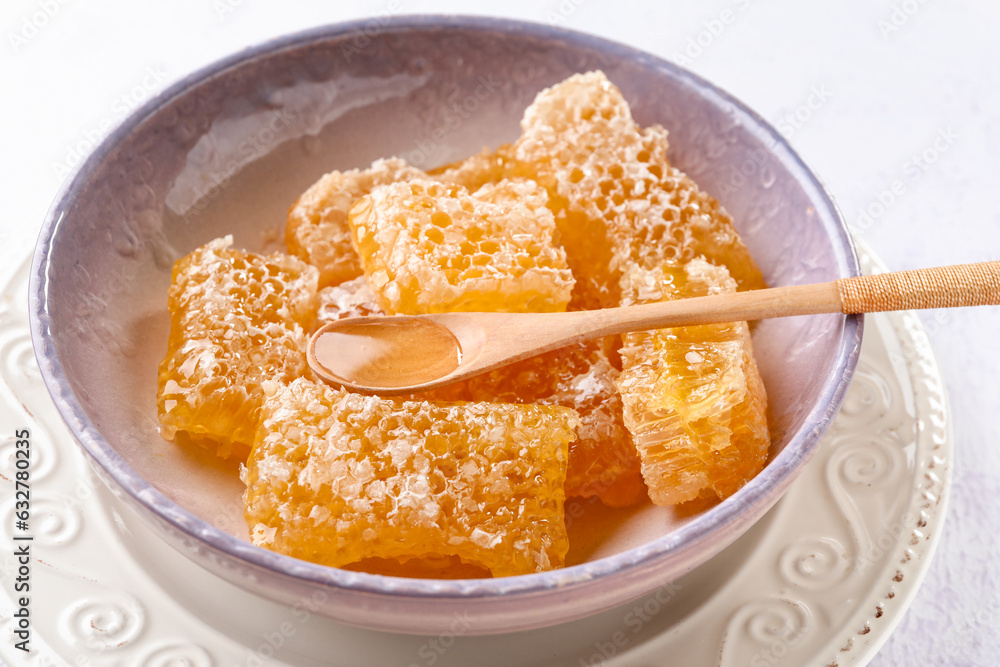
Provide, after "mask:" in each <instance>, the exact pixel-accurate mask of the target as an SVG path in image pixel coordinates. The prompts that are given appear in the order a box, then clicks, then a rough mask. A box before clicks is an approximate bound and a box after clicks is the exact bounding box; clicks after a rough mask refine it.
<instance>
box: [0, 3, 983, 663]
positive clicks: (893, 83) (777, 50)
mask: <svg viewBox="0 0 1000 667" xmlns="http://www.w3.org/2000/svg"><path fill="white" fill-rule="evenodd" d="M425 11H444V12H477V13H484V14H493V15H504V16H511V17H516V18H522V19H528V20H535V21H539V22H543V23H544V22H552V23H555V24H557V25H562V26H565V27H569V28H573V29H578V30H582V31H587V32H592V33H595V34H599V35H602V36H606V37H610V38H612V39H617V40H619V41H623V42H626V43H629V44H631V45H633V46H636V47H638V48H642V49H645V50H647V51H650V52H652V53H656V54H659V55H662V56H665V57H668V58H674V59H677V60H679V61H681V63H682V64H684V65H686V66H687V67H689V68H691V69H692V70H694V71H695V72H697V73H699V74H701V75H703V76H705V77H707V78H708V79H710V80H712V81H713V82H715V83H717V84H719V85H720V86H722V87H723V88H725V89H727V90H728V91H730V92H732V93H733V94H735V95H736V96H737V97H739V98H741V99H742V100H744V101H745V102H747V103H748V104H749V105H750V106H751V107H753V108H754V109H756V110H757V111H758V112H759V113H760V114H761V115H763V116H764V117H765V118H768V119H769V120H771V121H772V122H774V123H775V124H776V125H777V126H778V127H779V129H781V130H782V131H784V132H785V134H786V135H787V136H789V137H790V138H791V141H792V143H793V144H794V145H795V146H796V148H797V149H798V150H799V151H800V152H801V154H802V155H803V157H804V158H805V159H806V160H807V161H808V162H810V163H811V164H812V165H813V167H814V168H815V169H816V170H817V172H818V173H819V175H820V177H821V178H823V179H824V181H825V182H826V183H827V185H828V186H829V187H830V189H831V191H832V192H833V195H834V197H835V198H836V199H837V200H838V201H839V203H840V205H841V207H842V210H843V211H844V213H845V216H846V218H847V220H848V222H849V223H850V224H851V226H852V227H853V228H854V229H855V230H857V231H858V232H860V233H861V236H862V237H863V238H864V239H865V240H866V241H868V242H869V243H870V244H871V246H872V247H873V248H874V250H875V251H876V253H877V254H878V255H879V256H880V257H881V259H882V260H883V261H884V262H885V263H886V264H887V265H888V266H889V267H890V268H893V269H904V268H915V267H919V266H926V265H933V264H944V263H952V262H965V261H974V260H981V259H996V258H997V257H998V256H1000V205H998V204H1000V190H998V189H997V188H996V187H995V185H994V184H995V183H996V182H997V180H998V177H1000V162H998V161H997V160H996V158H995V156H996V155H997V154H998V153H1000V123H998V121H997V120H996V119H997V118H998V117H1000V113H998V112H1000V68H998V67H997V62H998V61H1000V58H998V56H1000V43H998V42H997V41H996V39H995V35H996V33H997V30H998V28H1000V5H996V4H995V3H989V2H987V1H986V0H980V1H979V2H972V1H969V0H967V1H964V2H962V1H954V2H949V3H944V2H928V1H927V0H924V1H922V2H921V1H920V0H893V1H891V2H890V1H887V0H879V1H878V2H867V1H865V0H845V1H843V2H839V3H803V2H795V1H794V0H710V1H708V2H703V3H680V2H653V1H651V0H649V1H646V2H635V3H630V4H626V3H618V2H614V3H612V2H598V0H549V1H542V2H529V1H527V0H507V1H506V2H503V3H496V4H493V3H489V4H487V3H482V4H478V5H475V6H470V3H461V2H443V1H437V2H434V1H430V0H428V1H423V2H420V1H410V0H375V1H372V2H338V3H331V2H318V1H317V2H298V3H294V4H293V3H280V4H279V3H266V4H265V3H263V2H260V1H259V0H185V1H180V2H175V3H161V4H159V5H156V6H155V7H153V8H150V7H149V6H147V5H145V4H142V3H130V2H125V1H124V0H91V1H90V2H86V3H84V2H70V1H67V0H63V2H62V3H60V2H59V1H58V0H7V1H6V2H4V3H3V7H2V9H0V34H2V37H3V40H2V43H0V63H2V65H0V83H2V84H3V87H4V91H5V104H4V106H3V108H2V110H0V137H2V139H0V145H2V146H3V150H2V153H0V183H2V184H3V185H2V194H3V197H2V199H0V258H2V259H3V260H4V261H5V262H6V263H7V264H8V265H10V264H12V263H14V262H16V261H19V260H20V258H21V257H22V256H23V254H24V253H25V252H26V251H27V249H28V248H29V247H30V245H31V244H32V243H33V241H34V237H35V235H36V232H37V229H38V226H39V224H40V222H41V219H42V217H43V216H44V213H45V211H46V209H47V207H48V205H49V203H50V202H51V200H52V198H53V197H54V195H55V193H56V191H57V189H58V187H59V184H60V183H61V181H62V176H61V175H60V171H61V170H60V165H61V164H62V165H65V164H67V163H68V162H71V161H73V160H74V159H75V158H74V155H75V152H76V151H77V150H86V149H87V147H88V145H90V144H91V143H92V142H93V141H94V140H96V139H97V138H99V136H101V135H103V133H105V132H106V130H107V128H108V126H109V125H111V124H113V123H116V122H117V121H119V120H120V119H121V118H123V117H124V115H125V113H126V112H127V110H128V109H129V108H130V107H134V106H136V104H137V103H139V102H141V101H143V100H145V99H146V98H147V97H148V96H149V95H150V94H152V93H153V92H156V91H157V90H159V89H161V88H162V87H163V86H164V85H165V84H167V83H169V82H170V81H172V80H174V79H176V78H178V77H180V76H182V75H184V74H186V73H188V72H190V71H191V70H193V69H195V68H197V67H200V66H202V65H204V64H207V63H208V62H210V61H212V60H214V59H216V58H218V57H221V56H224V55H227V54H229V53H231V52H234V51H236V50H238V49H240V48H241V47H243V46H246V45H249V44H254V43H257V42H260V41H263V40H265V39H267V38H269V37H273V36H276V35H280V34H284V33H287V32H290V31H294V30H298V29H302V28H306V27H309V26H313V25H318V24H323V23H328V22H333V21H339V20H344V19H348V18H357V17H363V16H372V15H377V14H380V13H410V12H425ZM880 198H881V199H882V200H883V202H885V203H884V204H882V202H880ZM880 205H881V209H880V208H879V206H880ZM864 210H867V211H868V216H867V217H865V216H862V215H861V213H862V212H863V211H864ZM921 319H922V320H923V322H924V323H925V326H926V328H927V331H928V334H929V335H930V339H931V344H932V345H933V347H934V349H935V351H936V353H937V355H938V358H939V361H940V364H941V368H942V373H943V375H944V378H945V381H946V385H947V388H948V393H949V397H950V400H951V403H952V408H953V415H954V430H955V440H956V469H955V488H954V493H953V497H952V503H951V508H950V513H949V514H950V516H949V518H948V521H947V523H946V527H945V536H944V540H943V542H942V544H941V547H940V549H939V552H938V555H937V557H936V559H935V561H934V563H933V565H932V567H931V571H930V573H929V574H928V577H927V580H926V582H925V584H924V586H923V587H922V589H921V590H920V592H919V594H918V596H917V599H916V601H915V603H914V606H913V608H912V609H911V611H910V612H909V613H908V614H907V616H906V617H905V618H904V620H903V622H902V624H901V626H900V628H899V629H898V631H897V632H896V633H895V634H894V636H893V637H892V638H891V639H890V640H889V643H888V644H887V645H886V646H885V647H884V648H883V649H882V651H881V652H880V654H879V655H878V656H877V657H876V658H875V659H874V661H873V663H872V664H873V665H896V664H906V665H923V664H957V665H988V664H995V660H996V658H995V656H996V654H997V653H998V652H1000V564H998V563H997V560H996V554H997V553H998V552H1000V514H998V513H996V512H995V511H992V510H991V509H990V503H991V502H993V501H994V499H995V498H996V497H997V493H998V491H1000V449H998V448H997V447H996V445H995V421H994V419H993V415H994V413H995V411H996V406H997V405H998V404H1000V385H998V383H997V381H996V375H997V371H998V370H1000V336H997V331H1000V310H998V309H996V308H991V309H977V310H969V311H939V312H932V313H924V314H921ZM13 426H14V425H13V424H3V425H0V428H2V429H3V432H4V433H7V432H8V431H10V429H11V428H13Z"/></svg>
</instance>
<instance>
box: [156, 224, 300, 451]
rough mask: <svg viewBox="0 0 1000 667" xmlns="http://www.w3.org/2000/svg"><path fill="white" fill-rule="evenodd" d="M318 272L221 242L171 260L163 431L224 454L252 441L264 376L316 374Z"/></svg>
mask: <svg viewBox="0 0 1000 667" xmlns="http://www.w3.org/2000/svg"><path fill="white" fill-rule="evenodd" d="M316 280H317V275H316V269H315V268H313V267H311V266H309V265H307V264H305V263H303V262H301V261H300V260H298V259H296V258H294V257H290V256H287V255H282V254H280V253H274V254H271V255H256V254H253V253H248V252H244V251H242V250H238V249H235V248H233V247H232V237H226V238H222V239H216V240H215V241H212V242H210V243H208V244H206V245H204V246H202V247H200V248H198V249H197V250H195V251H194V252H192V253H191V254H189V255H187V256H186V257H184V258H182V259H180V260H178V262H177V263H176V264H175V265H174V270H173V276H172V282H171V285H170V293H169V298H168V309H169V312H170V320H171V327H170V338H169V341H168V350H167V355H166V357H165V358H164V359H163V361H162V362H161V363H160V367H159V383H158V394H157V404H158V408H159V416H160V423H161V424H162V428H161V432H162V433H163V435H164V436H166V437H168V438H171V437H173V436H174V435H175V434H176V433H177V432H183V433H184V434H186V435H187V436H191V437H193V438H194V439H198V440H201V439H208V440H212V441H214V442H216V443H217V444H218V445H219V453H220V454H221V455H223V456H227V455H228V454H229V452H230V450H231V448H232V446H233V445H235V444H244V445H249V444H250V443H251V442H253V436H254V431H255V430H256V428H257V419H258V412H259V409H260V404H261V401H262V400H263V392H262V390H261V386H260V385H261V382H262V381H263V380H265V379H279V380H286V381H289V380H292V379H294V378H297V377H303V376H308V375H309V369H308V366H307V364H306V356H305V345H306V340H307V338H308V333H309V332H310V331H311V330H312V325H313V319H314V317H315V313H316Z"/></svg>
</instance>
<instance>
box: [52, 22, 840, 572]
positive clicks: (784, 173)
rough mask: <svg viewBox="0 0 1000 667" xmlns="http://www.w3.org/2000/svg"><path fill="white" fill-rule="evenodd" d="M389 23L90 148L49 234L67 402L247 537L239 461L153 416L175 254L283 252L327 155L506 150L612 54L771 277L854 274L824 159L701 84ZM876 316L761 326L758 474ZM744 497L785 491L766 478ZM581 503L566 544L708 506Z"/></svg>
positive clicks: (238, 76)
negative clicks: (172, 433) (545, 94)
mask: <svg viewBox="0 0 1000 667" xmlns="http://www.w3.org/2000/svg"><path fill="white" fill-rule="evenodd" d="M375 25H376V27H375V28H374V29H368V30H367V31H366V30H365V29H364V27H363V26H358V27H355V28H353V29H343V30H331V29H327V30H318V31H314V32H313V33H308V34H305V35H299V36H297V37H295V38H291V39H286V40H283V41H279V42H276V43H272V44H269V45H265V46H264V47H262V48H259V49H256V50H252V51H251V52H249V53H248V54H245V55H243V56H240V57H238V58H233V59H230V60H228V61H224V62H223V63H221V64H219V65H216V66H214V67H212V68H210V69H209V70H206V71H205V72H201V73H198V74H195V75H193V76H192V77H189V78H188V79H187V80H185V81H183V82H181V83H180V84H178V85H177V86H174V87H173V88H172V89H170V90H168V91H166V92H165V93H164V94H163V95H161V96H160V97H159V98H157V99H155V100H153V101H152V102H151V103H150V104H148V105H147V106H146V107H144V108H143V109H141V110H140V111H139V112H138V113H137V114H136V115H135V116H133V117H132V118H130V119H129V120H128V121H126V123H125V124H124V125H123V126H122V127H121V128H119V130H117V131H116V132H114V133H113V134H112V135H111V137H110V138H109V139H108V141H106V142H105V144H103V145H102V146H101V147H100V148H99V149H98V151H97V152H96V153H95V154H94V155H93V156H92V157H91V158H90V159H89V160H88V161H87V162H86V163H85V165H84V166H83V167H82V168H81V169H80V171H79V172H78V173H77V174H76V175H75V177H74V179H73V180H72V181H71V182H70V183H69V184H68V186H67V187H66V189H65V191H64V195H63V197H62V199H61V200H60V201H59V202H58V203H57V205H56V207H55V208H54V209H53V211H52V213H51V215H50V220H49V223H48V224H47V226H46V229H45V230H44V231H43V234H42V239H41V241H40V244H39V250H38V254H37V256H36V271H35V273H36V276H35V278H36V283H35V288H34V289H35V291H34V293H33V298H34V299H35V300H36V311H37V312H36V313H35V315H34V316H35V318H36V323H35V325H34V329H35V332H36V342H37V343H38V350H39V355H40V358H41V360H42V361H43V366H44V368H43V372H45V374H46V379H47V381H48V382H49V385H50V387H51V388H52V390H53V393H54V395H55V396H56V400H57V404H59V406H60V408H61V409H62V411H63V413H64V415H67V419H68V420H69V421H70V422H71V426H72V427H73V428H74V429H75V431H76V433H77V435H78V437H79V438H80V440H81V442H82V443H83V444H84V446H85V447H86V448H87V449H88V450H89V451H90V452H91V453H92V454H93V455H94V456H95V457H96V458H97V459H98V461H99V462H100V463H101V465H102V466H104V468H105V469H107V470H108V472H109V473H110V474H111V476H112V477H114V478H115V479H116V480H118V481H119V482H120V483H121V484H122V485H123V486H125V487H126V488H130V489H132V490H133V491H132V492H133V493H136V494H139V491H135V490H136V489H140V490H141V488H142V483H144V482H148V483H149V484H150V485H151V486H152V487H153V488H154V489H156V490H158V491H159V492H161V493H162V494H164V495H165V496H166V497H167V498H169V499H170V501H172V502H173V503H175V504H176V506H177V507H178V508H180V509H181V510H185V511H187V512H189V513H190V514H191V515H193V516H194V517H196V518H197V519H200V520H202V521H204V522H205V523H206V524H208V526H207V527H206V530H209V532H211V528H214V529H218V530H219V531H222V532H223V533H227V534H229V535H232V536H234V537H235V538H237V539H239V540H242V541H247V529H246V525H245V523H244V521H243V516H242V503H241V494H242V492H243V485H242V483H241V482H240V481H239V479H238V476H237V474H236V471H235V469H234V468H233V467H231V466H227V465H224V464H221V463H219V462H218V461H216V460H215V459H214V457H212V456H208V455H206V454H204V453H202V452H200V451H198V450H196V449H187V448H183V447H179V446H177V445H176V444H173V443H170V442H167V441H164V440H163V439H162V438H161V437H160V435H159V433H158V430H157V429H158V421H157V416H156V400H155V399H156V373H157V364H158V363H159V361H160V359H161V358H162V356H163V354H164V352H165V350H166V341H167V334H168V331H169V324H170V322H169V317H168V314H167V311H166V294H167V288H168V286H169V284H170V270H171V266H172V264H173V262H174V260H176V259H177V258H179V257H180V256H182V255H184V254H186V253H188V252H190V251H191V250H193V249H194V248H195V247H197V246H198V245H200V244H203V243H205V242H207V241H210V240H211V239H214V238H216V237H219V236H222V235H225V234H232V235H233V236H234V238H235V243H236V245H237V246H240V247H244V248H246V249H249V250H254V251H260V250H279V249H282V248H283V225H284V219H285V214H286V212H287V209H288V207H289V206H290V205H291V203H292V202H293V201H294V200H295V199H296V198H297V197H298V195H299V194H301V193H302V192H303V191H304V190H305V189H306V188H307V187H308V186H309V185H311V184H312V183H313V182H314V181H315V180H316V179H317V178H318V177H319V176H321V175H322V174H324V173H326V172H328V171H330V170H332V169H347V168H352V167H359V166H366V165H368V164H369V163H370V162H371V161H372V160H374V159H376V158H379V157H387V156H390V155H398V156H400V157H403V158H405V159H407V160H408V161H410V162H411V163H413V164H414V165H416V166H419V167H423V168H431V167H434V166H437V165H439V164H443V163H446V162H449V161H453V160H456V159H460V158H462V157H464V156H467V155H469V154H471V153H473V152H475V151H478V150H480V149H481V148H482V147H483V146H490V147H495V146H496V145H498V144H499V143H501V142H504V141H510V140H513V139H514V138H516V137H517V135H518V133H519V120H520V117H521V114H522V112H523V110H524V109H525V107H526V106H527V105H528V104H529V103H530V102H531V101H532V99H533V98H534V96H535V94H536V93H537V92H538V91H540V90H541V89H542V88H544V87H546V86H548V85H551V84H553V83H555V82H557V81H560V80H562V79H564V78H565V77H567V76H569V75H571V74H573V73H576V72H581V71H587V70H591V69H602V70H603V71H604V72H605V73H606V74H607V75H608V77H609V78H610V79H611V80H612V81H613V82H614V83H616V84H617V85H618V86H619V87H620V88H621V89H622V92H623V93H624V95H625V97H626V98H627V99H628V100H629V101H630V103H631V105H632V109H633V113H634V116H635V118H636V120H637V121H638V122H640V123H641V124H643V125H646V124H651V123H660V124H662V125H664V126H665V127H666V128H667V129H668V130H669V131H670V153H669V154H670V157H671V159H672V161H673V162H674V164H675V165H677V166H678V167H680V168H681V169H683V170H685V171H687V172H688V173H689V174H690V175H691V176H692V177H693V178H694V179H695V180H696V181H697V182H698V183H699V184H700V185H701V186H702V187H703V188H704V189H706V190H707V191H708V192H710V193H711V194H713V195H714V196H716V197H717V198H718V199H719V200H720V201H721V202H722V204H723V205H724V206H725V207H726V208H727V209H728V210H729V211H730V213H732V215H733V217H734V218H735V220H736V224H737V226H738V228H739V230H740V232H741V233H742V235H743V237H744V239H745V240H746V242H747V244H748V245H749V247H750V249H751V250H752V252H753V253H754V255H755V257H756V258H757V260H758V262H759V264H760V265H761V267H762V268H763V270H764V272H765V275H766V278H767V280H768V282H769V283H770V284H771V285H788V284H798V283H809V282H820V281H828V280H834V279H836V278H839V277H842V276H845V275H851V274H854V273H856V272H857V267H856V261H855V258H854V255H853V251H852V249H851V246H850V242H849V239H848V237H847V235H846V233H845V231H844V227H843V225H842V223H841V222H840V220H839V218H838V215H837V212H836V210H835V208H834V207H833V205H832V203H831V202H830V200H829V199H828V197H827V196H826V195H825V193H824V192H823V190H822V188H821V186H819V184H818V183H817V182H816V181H815V179H814V177H812V175H811V174H810V173H809V171H808V169H807V168H806V167H805V166H804V165H803V164H802V163H801V161H800V160H799V159H798V158H797V157H796V156H795V155H794V153H792V152H791V151H790V149H789V148H788V147H787V145H786V144H785V143H784V142H783V141H782V140H780V138H779V137H778V136H777V135H776V134H775V133H774V132H773V131H772V130H770V129H769V127H768V126H767V125H766V123H764V122H763V121H761V119H759V118H757V117H756V116H755V115H754V114H753V113H752V112H749V111H748V110H746V109H745V108H744V107H742V106H741V105H739V104H738V103H736V102H735V101H734V100H732V99H731V98H730V97H728V96H727V95H725V94H724V93H722V92H720V91H718V90H717V89H715V88H714V87H712V86H711V85H709V84H707V83H705V82H704V81H701V80H700V79H697V78H696V77H693V76H691V75H689V74H687V73H686V72H684V71H682V70H680V69H678V68H676V67H674V66H671V65H669V64H667V63H664V62H662V61H659V60H656V59H654V58H651V57H645V56H642V55H641V54H637V52H634V51H632V50H630V49H627V48H625V47H617V46H615V45H610V44H609V43H607V42H603V41H600V40H596V39H591V38H585V37H581V36H578V35H572V34H570V33H562V32H558V31H552V30H549V29H545V28H541V27H526V26H524V25H523V24H505V23H504V22H492V23H491V22H486V21H482V22H476V21H464V22H463V21H458V20H453V21H449V20H440V19H438V20H436V21H431V20H425V21H422V20H414V19H411V20H408V21H396V22H380V23H377V24H375ZM859 328H860V327H859V325H858V323H857V322H853V321H852V320H850V319H845V318H844V317H842V316H835V315H829V316H812V317H800V318H789V319H785V320H774V321H765V322H762V323H760V324H759V325H758V326H757V327H756V329H755V331H754V344H755V350H756V354H757V358H758V361H759V363H760V367H761V369H762V372H763V375H764V379H765V384H766V386H767V390H768V395H769V401H770V406H771V424H772V435H773V440H774V446H773V452H772V463H771V466H772V467H774V466H777V467H778V468H779V470H778V471H777V472H773V474H771V475H770V477H768V478H767V479H766V480H764V481H762V482H761V483H760V484H761V485H765V484H766V485H768V486H769V487H774V488H777V487H781V486H782V485H784V484H787V481H788V479H789V476H790V475H791V474H793V473H794V470H795V469H796V468H797V466H799V465H800V464H801V462H802V461H803V460H804V459H805V458H807V457H808V453H809V452H810V451H811V447H812V446H813V445H814V444H815V442H814V441H815V439H816V438H815V436H810V435H809V434H810V433H812V432H814V431H815V430H816V429H817V427H820V428H821V427H822V424H823V423H824V420H828V419H829V418H830V417H831V411H835V409H836V407H837V403H838V402H839V394H838V391H839V392H841V393H842V385H843V384H844V382H845V381H846V378H847V377H848V376H849V375H850V372H851V370H852V368H853V367H852V364H853V361H852V360H851V359H852V357H851V355H852V354H855V353H856V350H853V351H852V348H853V347H854V346H856V345H857V343H858V339H859V336H860V331H859ZM143 481H144V482H143ZM732 500H733V501H734V502H737V503H744V504H746V505H748V506H750V505H753V504H755V503H767V504H769V503H770V502H773V500H774V498H773V497H772V495H771V494H770V492H769V491H768V489H767V488H758V489H757V490H756V491H754V492H753V493H751V492H750V491H748V492H747V494H744V495H738V496H737V497H735V498H734V499H732ZM577 502H578V503H579V504H580V506H581V508H582V509H580V510H579V516H580V517H582V518H574V520H573V524H575V527H574V526H571V529H572V530H574V531H575V533H574V534H575V536H576V537H575V539H574V551H573V552H572V553H571V557H570V561H571V562H586V561H594V560H596V559H599V558H602V557H605V556H609V555H612V554H616V553H620V552H623V551H626V550H628V549H631V548H633V547H635V546H638V545H640V544H645V543H649V542H651V541H653V540H656V539H657V538H660V537H662V536H664V535H666V534H669V533H671V532H672V531H676V530H677V529H678V528H679V527H680V526H682V525H684V524H692V523H698V522H701V521H708V520H709V517H707V516H706V515H705V514H692V515H688V516H679V515H676V514H675V513H674V512H673V511H672V510H670V509H665V508H654V507H652V506H646V507H640V508H637V509H634V510H631V511H629V512H624V513H622V512H616V513H610V512H608V511H605V510H603V508H601V506H600V505H599V504H597V503H589V502H579V501H577ZM716 509H718V508H716ZM714 511H716V510H711V511H709V512H708V513H707V514H711V512H714ZM182 514H183V512H182ZM209 527H211V528H209ZM733 537H735V535H734V536H733ZM730 539H731V538H730ZM720 548H721V547H720Z"/></svg>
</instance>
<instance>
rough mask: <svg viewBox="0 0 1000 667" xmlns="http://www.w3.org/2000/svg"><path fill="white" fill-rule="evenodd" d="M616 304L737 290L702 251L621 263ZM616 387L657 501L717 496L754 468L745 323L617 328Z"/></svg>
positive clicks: (754, 418) (759, 443) (762, 402)
mask: <svg viewBox="0 0 1000 667" xmlns="http://www.w3.org/2000/svg"><path fill="white" fill-rule="evenodd" d="M622 291H623V302H624V304H623V305H631V304H633V303H650V302H654V301H663V300H669V299H676V298H682V297H693V296H707V295H709V294H720V293H726V292H734V291H736V281H735V280H733V279H732V278H731V277H730V276H729V275H728V272H727V271H726V269H725V268H724V267H717V266H713V265H711V264H709V263H708V262H706V261H704V260H702V259H695V260H692V261H691V262H688V263H687V264H686V265H683V266H681V265H665V266H663V267H661V268H658V269H642V268H639V267H638V266H633V267H630V268H629V269H628V270H627V271H626V273H625V274H624V275H623V277H622ZM623 338H624V346H623V347H622V349H621V355H622V367H623V368H622V373H621V375H620V376H619V378H618V388H619V391H620V392H621V396H622V401H623V403H624V414H625V424H626V425H627V426H628V428H629V430H630V431H631V432H632V435H633V437H634V439H635V444H636V447H637V448H638V450H639V454H640V457H641V459H642V474H643V477H644V478H645V480H646V484H647V485H648V487H649V495H650V498H651V499H652V500H653V502H654V503H656V504H658V505H674V504H677V503H682V502H686V501H689V500H694V499H697V498H720V499H722V498H726V497H728V496H730V495H732V494H733V493H735V492H736V491H737V490H738V489H739V488H740V487H741V486H743V485H744V484H745V483H746V482H747V481H749V480H750V479H751V478H752V477H753V476H754V475H756V474H757V473H758V472H760V470H761V468H763V467H764V463H765V462H766V460H767V455H768V447H769V446H770V438H769V435H768V429H767V420H766V416H765V413H766V411H767V399H766V396H765V394H764V385H763V383H762V381H761V378H760V373H759V372H758V370H757V364H756V362H755V361H754V358H753V351H752V346H751V341H750V331H749V327H748V326H747V324H746V322H731V323H726V324H709V325H702V326H691V327H675V328H670V329H661V330H657V331H643V332H635V333H629V334H626V335H625V336H624V337H623Z"/></svg>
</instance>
